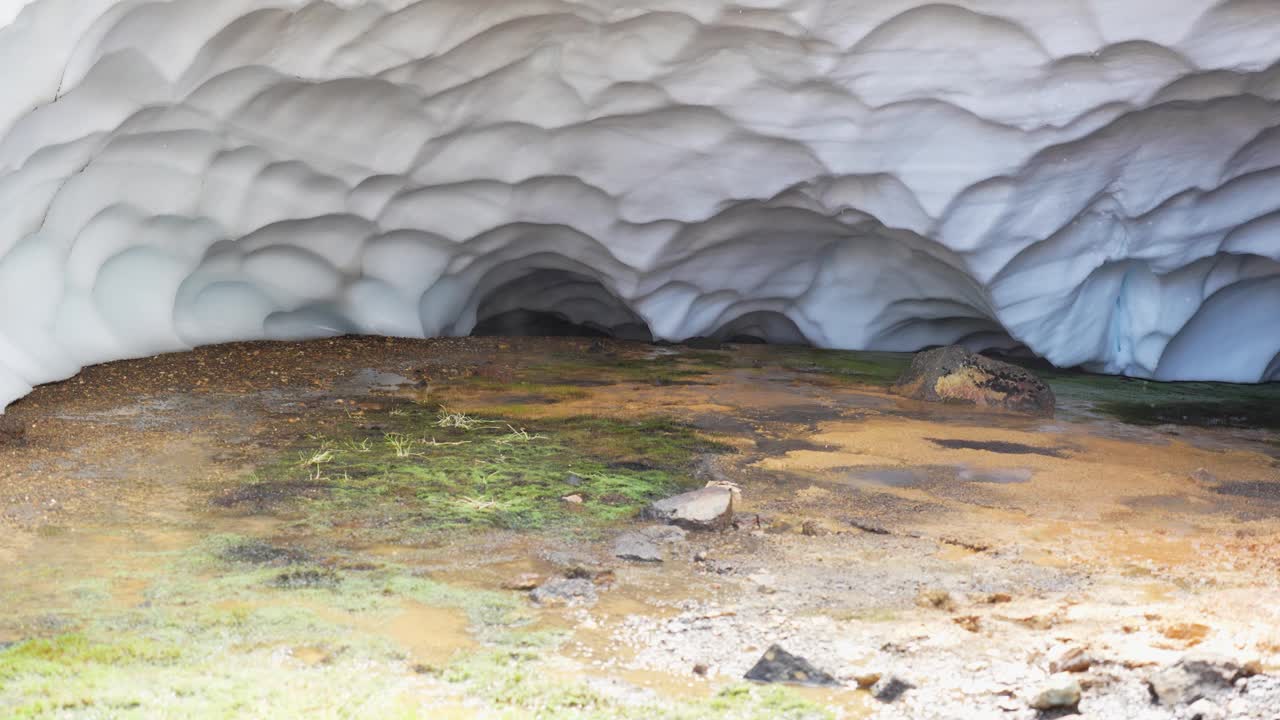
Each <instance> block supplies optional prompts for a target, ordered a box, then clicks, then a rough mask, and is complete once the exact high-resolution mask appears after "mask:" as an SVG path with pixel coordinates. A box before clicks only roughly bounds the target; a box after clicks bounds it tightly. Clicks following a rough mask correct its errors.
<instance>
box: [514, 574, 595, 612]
mask: <svg viewBox="0 0 1280 720" xmlns="http://www.w3.org/2000/svg"><path fill="white" fill-rule="evenodd" d="M529 597H530V598H531V599H532V600H533V601H534V602H535V603H537V604H538V605H542V606H544V607H545V606H553V605H594V604H595V602H596V601H597V600H598V599H599V595H598V594H597V593H596V585H595V583H593V582H592V581H590V580H588V579H586V578H555V579H554V580H548V581H547V582H545V583H543V584H542V585H539V586H538V587H537V588H534V590H533V592H531V593H529Z"/></svg>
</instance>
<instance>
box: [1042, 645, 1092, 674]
mask: <svg viewBox="0 0 1280 720" xmlns="http://www.w3.org/2000/svg"><path fill="white" fill-rule="evenodd" d="M1094 662H1095V661H1094V659H1093V656H1092V655H1090V654H1089V653H1088V652H1087V651H1085V650H1084V648H1081V647H1078V646H1075V645H1065V646H1062V647H1059V648H1055V649H1054V650H1052V651H1050V652H1049V655H1048V665H1049V672H1051V673H1082V672H1085V671H1086V670H1088V669H1089V668H1091V667H1093V664H1094Z"/></svg>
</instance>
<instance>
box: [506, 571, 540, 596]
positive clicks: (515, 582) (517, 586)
mask: <svg viewBox="0 0 1280 720" xmlns="http://www.w3.org/2000/svg"><path fill="white" fill-rule="evenodd" d="M541 584H542V576H541V575H539V574H537V573H522V574H520V575H518V576H516V577H514V578H512V579H510V580H508V581H506V582H504V583H502V587H503V589H505V590H522V591H524V592H528V591H530V590H533V589H534V588H536V587H538V586H539V585H541Z"/></svg>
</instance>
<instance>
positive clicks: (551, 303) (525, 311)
mask: <svg viewBox="0 0 1280 720" xmlns="http://www.w3.org/2000/svg"><path fill="white" fill-rule="evenodd" d="M471 335H472V336H557V337H598V338H616V339H619V340H635V341H640V342H652V341H653V333H652V332H651V331H650V330H649V324H648V323H646V322H645V320H644V318H642V317H640V315H639V314H637V313H636V312H635V311H634V310H632V309H631V308H630V307H629V306H628V305H627V303H626V302H625V301H623V300H622V299H621V298H619V297H618V296H617V295H615V294H614V293H613V292H611V291H610V290H609V289H608V288H606V287H605V286H604V284H603V283H601V282H600V281H599V280H597V279H595V278H592V277H589V276H587V275H584V274H581V273H576V272H573V271H570V270H556V269H539V270H532V271H530V272H528V273H526V274H524V275H521V276H519V277H517V278H515V279H513V280H510V281H507V282H504V283H502V284H500V285H498V286H496V287H494V288H492V289H490V290H488V291H487V292H486V293H485V294H484V295H483V296H481V298H480V301H479V303H478V304H477V305H476V324H475V327H473V328H472V330H471Z"/></svg>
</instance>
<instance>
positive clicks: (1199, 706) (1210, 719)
mask: <svg viewBox="0 0 1280 720" xmlns="http://www.w3.org/2000/svg"><path fill="white" fill-rule="evenodd" d="M1226 716H1227V714H1226V712H1225V711H1223V709H1222V708H1220V707H1218V706H1217V705H1215V704H1214V703H1213V702H1211V701H1209V700H1206V699H1204V698H1200V699H1199V700H1197V701H1195V702H1193V703H1191V706H1190V707H1188V708H1187V715H1186V717H1187V720H1224V718H1226Z"/></svg>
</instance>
